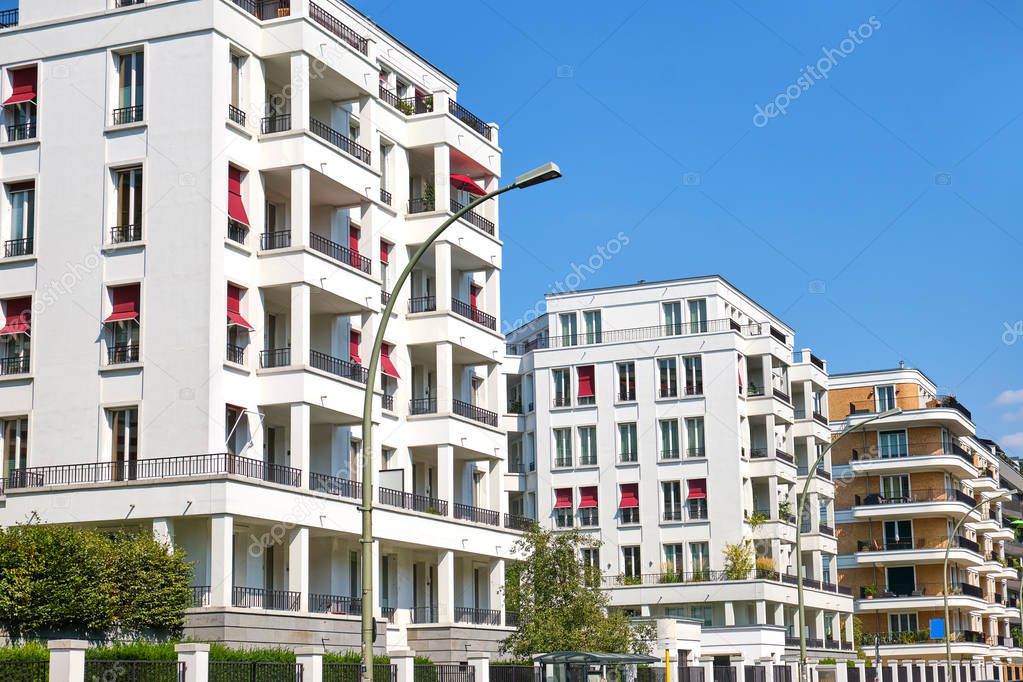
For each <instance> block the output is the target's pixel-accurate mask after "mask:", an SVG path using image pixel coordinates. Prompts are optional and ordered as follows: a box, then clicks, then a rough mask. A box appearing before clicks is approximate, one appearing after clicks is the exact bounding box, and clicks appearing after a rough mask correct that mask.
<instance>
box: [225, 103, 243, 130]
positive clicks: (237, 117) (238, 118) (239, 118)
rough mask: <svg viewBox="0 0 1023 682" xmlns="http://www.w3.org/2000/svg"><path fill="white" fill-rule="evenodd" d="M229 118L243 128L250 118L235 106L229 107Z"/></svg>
mask: <svg viewBox="0 0 1023 682" xmlns="http://www.w3.org/2000/svg"><path fill="white" fill-rule="evenodd" d="M227 117H228V118H229V119H230V120H231V121H232V122H234V123H237V124H238V125H240V126H241V127H242V128H244V127H245V121H246V119H247V118H248V117H247V116H246V114H245V112H244V111H242V110H241V109H239V108H238V107H236V106H235V105H233V104H228V105H227Z"/></svg>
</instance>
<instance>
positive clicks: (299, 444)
mask: <svg viewBox="0 0 1023 682" xmlns="http://www.w3.org/2000/svg"><path fill="white" fill-rule="evenodd" d="M309 412H310V407H309V406H308V405H306V404H305V403H293V404H292V405H291V429H290V435H291V442H290V445H291V466H292V467H294V468H296V469H300V470H301V472H302V488H303V489H308V488H309V450H310V435H309Z"/></svg>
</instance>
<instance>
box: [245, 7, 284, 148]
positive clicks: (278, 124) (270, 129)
mask: <svg viewBox="0 0 1023 682" xmlns="http://www.w3.org/2000/svg"><path fill="white" fill-rule="evenodd" d="M237 1H238V0H235V2H237ZM289 130H291V114H274V115H273V116H265V117H263V118H262V119H261V120H260V122H259V132H260V133H261V134H263V135H270V134H271V133H285V132H287V131H289Z"/></svg>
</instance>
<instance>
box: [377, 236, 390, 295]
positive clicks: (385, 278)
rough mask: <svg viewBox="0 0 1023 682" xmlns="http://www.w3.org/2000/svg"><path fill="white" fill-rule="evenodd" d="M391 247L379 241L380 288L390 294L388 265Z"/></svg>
mask: <svg viewBox="0 0 1023 682" xmlns="http://www.w3.org/2000/svg"><path fill="white" fill-rule="evenodd" d="M392 248H393V245H392V244H390V243H388V242H385V241H384V240H383V239H381V240H380V287H381V288H382V289H383V290H384V291H386V292H388V293H390V289H391V278H390V272H389V270H390V265H391V249H392Z"/></svg>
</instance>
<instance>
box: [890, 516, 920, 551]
mask: <svg viewBox="0 0 1023 682" xmlns="http://www.w3.org/2000/svg"><path fill="white" fill-rule="evenodd" d="M884 548H885V549H886V550H895V549H913V522H912V521H910V520H908V519H907V520H904V521H885V522H884Z"/></svg>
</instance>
